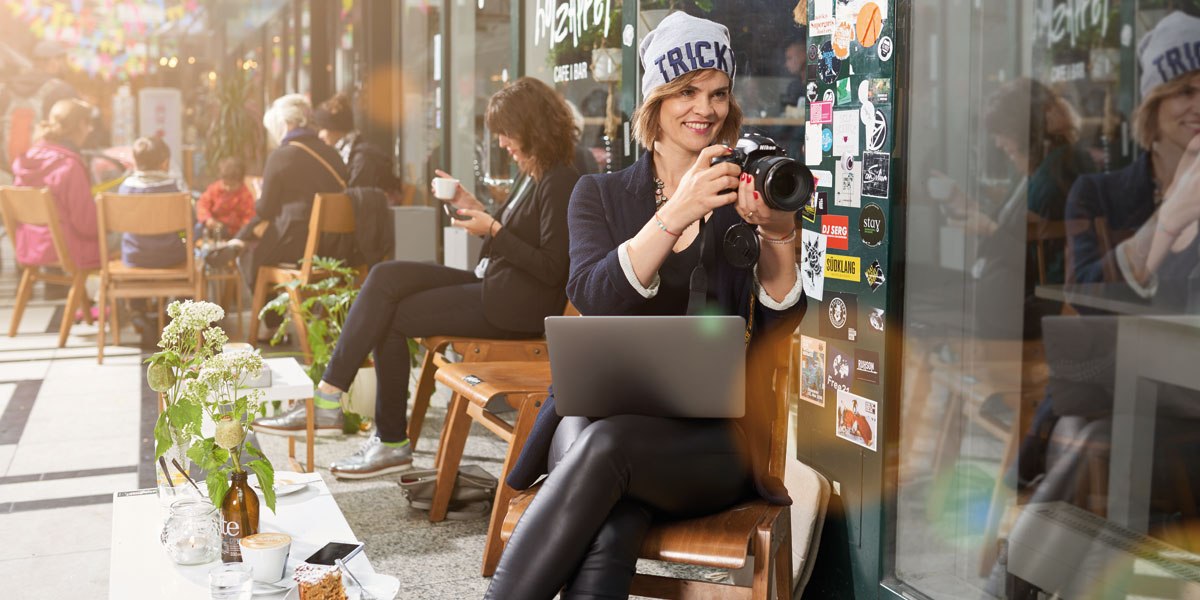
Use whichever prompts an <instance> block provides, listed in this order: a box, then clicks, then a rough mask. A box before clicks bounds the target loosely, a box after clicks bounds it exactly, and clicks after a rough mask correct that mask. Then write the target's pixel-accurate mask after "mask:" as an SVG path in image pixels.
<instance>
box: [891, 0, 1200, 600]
mask: <svg viewBox="0 0 1200 600" xmlns="http://www.w3.org/2000/svg"><path fill="white" fill-rule="evenodd" d="M1198 8H1200V6H1197V4H1196V3H1194V2H1161V1H1159V2H1149V1H1142V2H1136V1H1127V2H1116V1H1113V2H1099V1H1097V2H1076V1H1070V0H1043V1H1039V2H1028V3H1001V2H982V3H980V2H975V3H964V2H952V3H946V2H934V1H932V0H918V1H916V2H914V3H912V5H911V11H912V13H911V17H910V18H909V19H908V23H909V24H910V26H911V32H910V34H909V35H908V36H907V40H908V46H907V47H906V48H904V51H903V56H904V57H906V60H907V61H908V62H907V67H908V71H907V73H908V79H907V81H905V82H904V86H903V89H904V90H905V93H906V94H907V105H908V106H909V112H908V127H907V129H906V132H907V148H906V151H905V153H906V155H907V157H908V162H907V164H906V165H905V169H906V178H905V179H906V181H907V184H906V185H907V189H906V191H905V199H906V206H905V209H904V210H905V211H906V219H905V220H906V224H907V232H906V236H905V237H906V244H905V247H904V248H902V249H900V250H901V251H902V252H904V254H905V259H906V268H905V280H904V288H903V289H904V292H903V302H904V320H903V328H904V341H903V351H902V354H903V356H902V358H903V364H904V373H903V377H902V379H903V386H902V391H901V394H900V399H901V406H900V410H899V419H900V422H899V440H898V461H897V463H898V464H897V468H898V472H897V475H896V478H895V481H896V485H895V491H894V494H895V499H894V500H895V501H894V506H892V507H891V508H889V509H888V510H889V513H888V516H887V518H888V521H889V523H888V526H889V528H890V529H891V531H892V535H891V536H890V537H891V541H890V546H889V550H887V551H886V553H887V554H888V556H887V557H886V561H887V564H888V568H887V569H885V571H887V573H888V577H889V578H890V579H889V581H888V582H885V583H886V584H887V585H890V586H894V587H895V588H896V589H902V590H903V589H907V590H910V591H911V592H913V593H914V594H919V595H922V596H924V597H929V598H967V597H971V598H980V597H983V598H1008V597H1021V598H1026V597H1030V598H1032V597H1038V596H1037V595H1036V593H1037V592H1040V593H1041V594H1043V595H1042V596H1041V597H1050V596H1051V595H1055V597H1064V598H1075V597H1078V598H1083V597H1121V598H1124V597H1133V596H1136V595H1145V596H1148V597H1183V596H1186V595H1187V593H1186V592H1185V590H1187V589H1189V588H1188V586H1194V585H1195V582H1196V581H1197V577H1196V576H1197V570H1196V561H1195V557H1196V556H1197V555H1196V554H1195V553H1196V552H1198V551H1200V534H1198V533H1200V521H1198V520H1197V519H1198V518H1200V510H1198V509H1200V506H1198V504H1197V500H1196V499H1197V498H1200V496H1198V495H1197V494H1198V493H1200V468H1198V467H1200V461H1197V460H1196V459H1195V457H1196V456H1197V450H1198V449H1200V433H1198V432H1200V409H1197V406H1200V380H1197V378H1196V376H1195V375H1194V373H1195V372H1196V371H1197V369H1195V367H1194V364H1195V360H1194V357H1195V356H1196V348H1197V342H1200V322H1198V321H1197V317H1196V316H1195V315H1196V312H1197V310H1196V306H1197V286H1196V281H1197V278H1198V277H1200V269H1198V268H1197V265H1200V254H1198V252H1197V247H1198V246H1197V244H1198V243H1197V242H1196V241H1195V240H1196V236H1195V234H1194V228H1195V224H1194V221H1189V222H1182V221H1180V222H1175V221H1167V222H1164V221H1162V220H1160V219H1159V217H1160V216H1161V215H1164V214H1179V213H1175V212H1169V211H1172V210H1173V208H1172V207H1173V206H1175V204H1173V203H1178V202H1185V203H1186V202H1188V201H1194V197H1195V196H1194V195H1193V196H1192V200H1184V199H1183V198H1182V197H1181V196H1178V195H1174V194H1173V193H1172V192H1171V190H1170V185H1171V182H1172V181H1178V176H1179V175H1180V174H1181V173H1182V172H1183V171H1181V169H1186V168H1188V167H1186V166H1184V165H1186V164H1190V163H1186V161H1180V160H1179V157H1180V155H1181V153H1182V149H1183V148H1184V147H1186V145H1187V143H1188V141H1189V140H1190V139H1191V138H1192V136H1193V135H1194V134H1195V133H1196V129H1195V128H1189V127H1190V126H1186V125H1184V123H1185V122H1187V121H1186V118H1187V117H1184V116H1183V115H1200V107H1197V106H1196V102H1195V101H1194V100H1192V98H1193V97H1195V96H1196V92H1195V90H1196V89H1197V87H1200V76H1197V77H1198V78H1197V79H1196V80H1195V81H1196V82H1197V83H1191V84H1187V83H1184V84H1180V83H1179V82H1181V81H1192V80H1191V79H1188V78H1190V77H1193V76H1196V72H1197V70H1198V69H1200V60H1198V58H1200V57H1194V56H1189V54H1188V53H1189V52H1191V51H1193V50H1194V49H1195V48H1197V47H1198V46H1196V45H1195V44H1197V43H1200V20H1195V19H1192V18H1191V17H1188V16H1186V15H1187V14H1189V13H1190V14H1197V13H1198V12H1200V11H1198V10H1197V9H1198ZM1176 11H1179V13H1178V14H1173V13H1176ZM1152 32H1153V33H1152ZM1147 34H1150V35H1151V36H1152V37H1151V40H1150V41H1149V42H1143V40H1144V39H1145V38H1146V36H1147ZM1172 85H1174V86H1176V87H1174V88H1169V87H1166V86H1172ZM1172 89H1173V90H1174V91H1170V90H1172ZM1164 90H1167V91H1166V92H1164ZM1148 100H1152V102H1150V103H1147V101H1148ZM1144 103H1145V104H1146V106H1147V107H1149V108H1148V110H1149V111H1150V113H1144V112H1139V111H1140V108H1141V107H1142V105H1143V104H1144ZM1169 111H1178V112H1169ZM1147 115H1148V116H1147ZM1193 118H1200V117H1193ZM1185 229H1187V230H1192V231H1187V230H1185ZM1164 230H1165V231H1164ZM1164 235H1166V236H1168V237H1170V239H1164V238H1163V236H1164ZM1156 253H1158V254H1156ZM1147 254H1150V255H1155V256H1157V258H1155V259H1152V258H1148V257H1147V256H1146V255H1147ZM1155 261H1157V262H1155ZM1185 356H1186V357H1187V358H1183V357H1185ZM1187 365H1192V366H1187Z"/></svg>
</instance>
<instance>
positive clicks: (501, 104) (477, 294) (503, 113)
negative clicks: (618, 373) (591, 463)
mask: <svg viewBox="0 0 1200 600" xmlns="http://www.w3.org/2000/svg"><path fill="white" fill-rule="evenodd" d="M487 125H488V128H489V129H491V130H492V131H495V132H497V133H498V134H499V137H500V140H499V141H500V145H501V146H502V147H504V148H505V149H507V150H508V152H509V153H510V154H511V155H512V157H513V159H514V160H515V162H516V163H517V166H518V168H519V169H520V170H521V172H522V174H525V175H528V178H527V181H528V183H527V184H526V185H524V186H521V187H519V188H518V189H516V190H514V192H513V193H512V195H511V196H510V197H509V199H508V201H507V203H505V205H504V206H503V207H502V208H501V209H500V210H499V214H496V215H494V216H493V215H490V214H488V213H487V212H485V211H484V207H483V204H481V203H480V202H479V201H478V200H477V199H476V198H475V197H474V196H472V195H471V194H470V193H468V192H467V191H466V190H464V189H463V188H462V187H461V186H459V188H458V191H457V194H456V195H455V197H454V199H453V200H451V201H449V202H450V203H451V204H452V205H453V206H454V207H456V208H457V211H458V214H460V215H463V216H468V217H470V218H469V219H467V220H461V221H460V220H455V221H454V222H453V225H454V226H455V227H462V228H463V229H466V230H467V231H469V232H470V233H472V234H474V235H478V236H482V237H484V238H485V241H484V245H483V251H482V253H481V256H483V258H482V259H481V260H480V262H479V266H477V267H476V268H475V271H474V272H471V271H463V270H459V269H452V268H449V267H444V266H440V265H431V264H425V263H416V262H403V261H394V262H388V263H382V264H379V265H376V266H375V267H374V268H373V269H371V272H370V274H369V275H368V276H367V280H366V283H365V284H364V285H363V288H362V292H361V293H360V294H359V296H358V299H357V300H356V301H355V303H354V307H353V308H352V309H351V310H350V315H349V316H348V317H347V319H346V324H345V327H344V329H343V331H342V335H341V337H340V339H339V341H338V344H337V347H336V348H335V349H334V352H333V358H332V359H331V360H330V361H329V366H328V367H327V368H326V369H325V374H324V377H323V379H322V381H321V383H320V384H319V385H318V386H317V390H316V396H315V398H314V402H315V404H316V406H317V428H318V430H323V431H326V432H340V431H341V428H342V413H341V404H340V401H339V398H340V396H341V393H342V392H343V391H345V390H348V389H350V384H351V382H353V381H354V376H355V374H356V373H357V372H358V369H359V367H360V366H361V365H362V364H363V360H364V359H366V357H367V354H368V353H371V352H373V353H374V357H375V372H376V373H377V374H378V377H379V386H378V391H377V392H376V399H375V421H376V423H377V426H378V431H377V432H376V434H375V435H374V436H372V437H371V438H370V439H369V440H368V441H367V442H366V443H364V444H363V446H362V448H360V449H359V451H358V452H357V453H355V454H354V455H352V456H350V457H349V458H346V459H343V460H339V461H336V462H334V463H333V464H332V465H331V466H330V472H331V473H333V474H334V475H335V476H337V477H342V478H350V479H362V478H367V477H374V476H377V475H383V474H387V473H395V472H400V471H404V470H407V469H408V468H410V466H411V464H412V448H411V446H410V445H409V442H408V432H407V430H408V420H407V417H406V412H407V404H408V383H409V365H410V363H409V360H410V356H409V350H408V338H413V337H426V336H434V335H455V336H467V337H480V338H492V339H508V338H529V337H538V336H540V335H542V333H543V319H545V317H547V316H549V315H560V314H562V311H563V308H564V307H565V306H566V303H567V298H566V293H565V292H564V289H565V287H566V283H567V201H568V200H569V199H570V197H571V190H572V189H574V187H575V182H576V181H577V180H578V179H579V174H578V173H576V171H575V168H574V167H572V166H571V161H572V159H573V157H574V144H575V139H576V138H577V137H578V134H577V133H576V131H575V125H574V122H573V120H572V119H571V113H570V110H569V109H568V108H567V105H566V103H565V102H564V101H563V99H562V98H561V97H560V96H559V95H558V94H557V93H556V92H555V91H554V90H553V89H551V88H550V87H549V86H548V85H546V84H545V83H542V82H541V81H539V80H537V79H533V78H529V77H524V78H521V79H519V80H517V81H516V82H515V83H513V84H512V85H510V86H508V87H506V88H504V89H503V90H500V91H499V92H496V94H495V95H493V96H492V98H491V100H490V101H489V102H488V108H487ZM255 428H256V429H259V430H265V431H272V432H277V433H284V434H301V433H302V432H303V431H304V428H305V412H304V407H302V406H301V407H299V408H297V409H295V410H293V411H291V412H288V413H285V414H283V415H281V416H279V417H275V418H265V419H259V420H258V421H256V422H255Z"/></svg>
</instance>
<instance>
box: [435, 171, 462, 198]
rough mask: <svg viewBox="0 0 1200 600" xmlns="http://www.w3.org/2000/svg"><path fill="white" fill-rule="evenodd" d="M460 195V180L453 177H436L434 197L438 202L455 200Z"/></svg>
mask: <svg viewBox="0 0 1200 600" xmlns="http://www.w3.org/2000/svg"><path fill="white" fill-rule="evenodd" d="M456 193H458V180H457V179H455V178H453V177H434V178H433V195H434V196H436V197H437V199H438V200H453V199H454V194H456Z"/></svg>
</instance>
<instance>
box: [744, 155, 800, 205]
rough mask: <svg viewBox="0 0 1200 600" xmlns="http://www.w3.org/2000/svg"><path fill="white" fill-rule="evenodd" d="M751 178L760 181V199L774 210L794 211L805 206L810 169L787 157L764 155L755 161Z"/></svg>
mask: <svg viewBox="0 0 1200 600" xmlns="http://www.w3.org/2000/svg"><path fill="white" fill-rule="evenodd" d="M754 178H755V180H757V181H760V182H762V183H761V184H760V185H761V190H760V192H761V193H762V196H763V201H764V202H766V203H767V206H770V207H771V208H773V209H775V210H785V211H788V212H796V211H798V210H800V209H801V208H804V205H805V204H806V203H808V197H809V196H811V195H812V189H813V176H812V172H811V171H809V170H808V168H807V167H805V166H803V165H801V164H800V163H798V162H796V161H795V160H793V159H791V158H788V157H786V156H766V157H763V158H760V159H759V160H757V161H755V164H754Z"/></svg>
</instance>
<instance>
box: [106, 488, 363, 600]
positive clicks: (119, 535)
mask: <svg viewBox="0 0 1200 600" xmlns="http://www.w3.org/2000/svg"><path fill="white" fill-rule="evenodd" d="M302 478H303V480H304V481H308V482H310V483H309V485H308V487H306V488H305V489H303V490H301V491H299V492H295V493H293V494H289V495H287V496H280V497H279V498H278V499H277V502H276V506H275V510H276V512H275V513H272V512H271V511H270V510H268V509H267V506H266V503H265V502H264V503H263V504H262V505H261V512H260V513H259V519H260V523H259V530H260V531H281V532H283V533H286V534H288V535H290V536H292V549H291V555H290V556H289V557H288V565H289V571H288V572H289V573H290V567H292V566H294V565H295V564H296V563H298V562H300V561H302V560H304V559H305V558H307V557H308V556H309V555H311V554H312V553H313V552H314V551H316V550H317V549H318V548H320V547H321V546H324V545H325V544H326V543H328V542H331V541H354V540H356V539H357V538H356V537H355V536H354V532H353V531H351V529H350V525H349V524H348V523H346V518H345V516H343V515H342V511H341V509H339V508H338V505H337V502H336V501H334V499H333V496H332V495H331V494H330V492H329V488H328V487H326V485H325V482H324V481H322V480H321V476H320V475H319V474H316V473H313V474H311V475H303V476H302ZM166 517H167V509H166V508H165V507H162V506H159V501H158V495H157V492H156V490H154V489H148V490H136V491H131V492H117V493H115V494H113V528H112V554H111V557H110V564H109V578H108V597H109V598H111V599H113V600H117V599H121V600H124V599H126V598H165V599H169V600H191V599H195V600H208V598H209V590H208V571H209V570H210V569H212V568H213V567H214V566H216V565H218V564H220V559H218V560H216V561H213V562H211V563H209V564H206V565H196V566H188V567H184V566H180V565H177V564H175V563H174V562H172V561H171V558H170V557H169V556H167V551H166V550H165V549H164V548H163V547H162V544H160V543H159V534H160V533H161V532H162V526H163V522H164V521H165V520H166ZM366 554H367V551H366V550H364V551H363V552H360V553H359V554H358V555H357V556H355V557H354V558H353V559H352V560H351V561H350V562H349V563H348V564H347V566H348V567H349V568H350V570H351V571H352V572H353V573H354V574H355V575H356V576H358V577H359V578H362V579H364V581H367V580H368V579H369V578H373V577H374V575H375V569H374V568H373V567H372V566H371V562H370V560H368V559H367V556H366ZM368 585H370V583H369V582H368ZM264 597H267V596H264ZM269 597H270V598H274V599H279V598H282V597H283V594H275V595H274V596H269Z"/></svg>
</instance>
